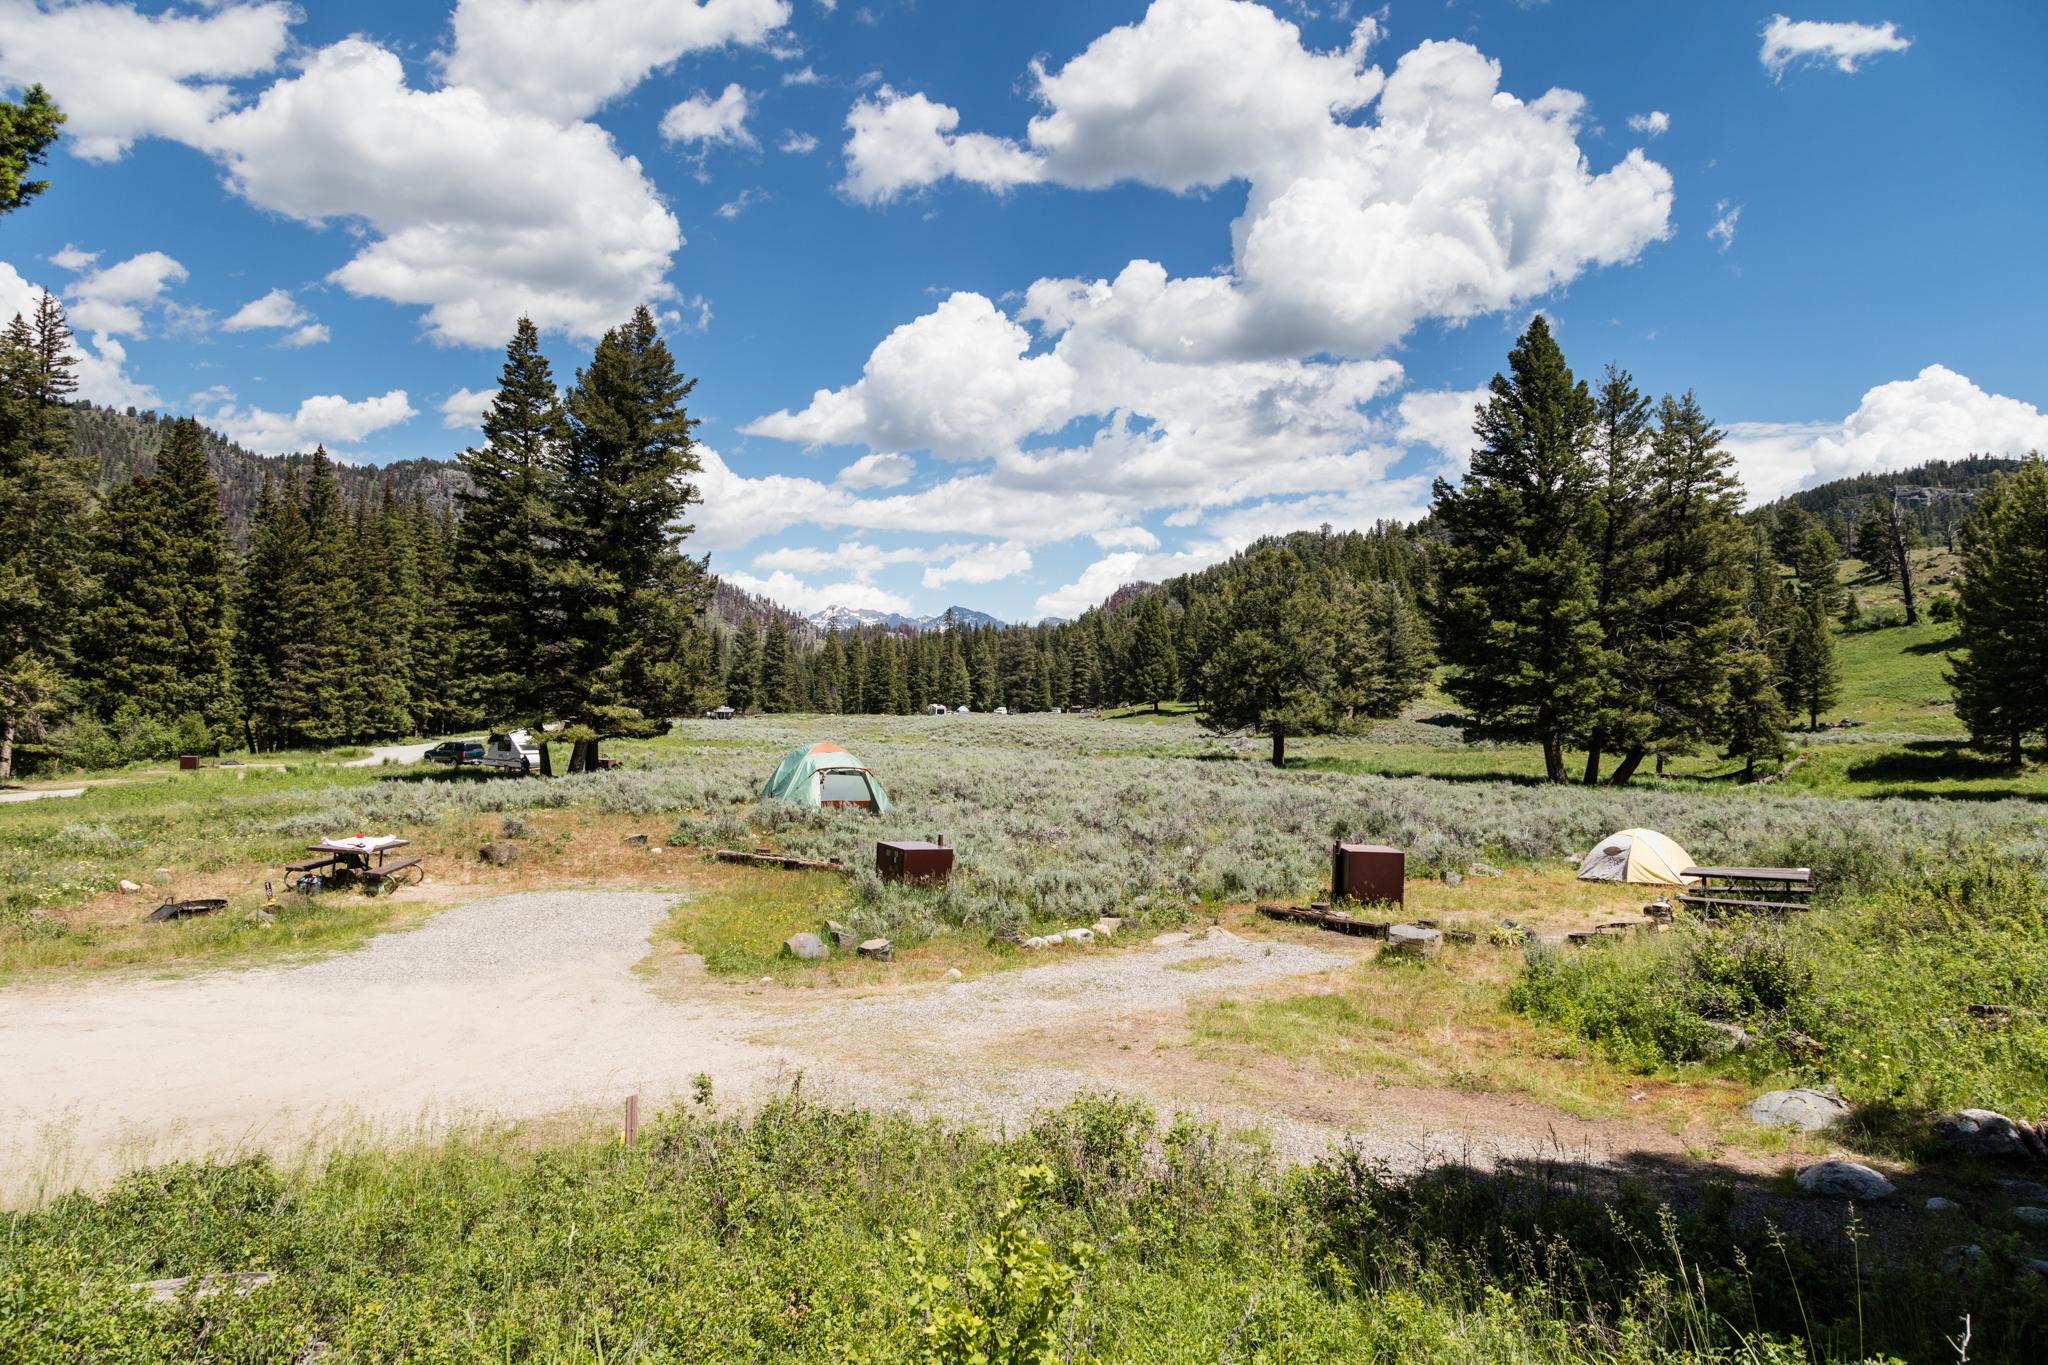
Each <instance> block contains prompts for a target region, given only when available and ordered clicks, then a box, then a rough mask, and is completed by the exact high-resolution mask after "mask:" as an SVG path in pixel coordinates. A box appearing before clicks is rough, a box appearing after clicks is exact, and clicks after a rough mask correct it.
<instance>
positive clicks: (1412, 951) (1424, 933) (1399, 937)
mask: <svg viewBox="0 0 2048 1365" xmlns="http://www.w3.org/2000/svg"><path fill="white" fill-rule="evenodd" d="M1387 949H1388V951H1390V952H1396V953H1407V954H1409V955H1410V956H1413V957H1435V956H1436V955H1437V954H1438V953H1440V952H1442V951H1443V949H1444V936H1443V932H1442V931H1441V930H1438V929H1424V928H1421V927H1419V926H1417V925H1413V924H1396V925H1395V926H1393V927H1392V928H1391V929H1389V930H1387Z"/></svg>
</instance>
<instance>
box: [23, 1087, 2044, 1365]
mask: <svg viewBox="0 0 2048 1365" xmlns="http://www.w3.org/2000/svg"><path fill="white" fill-rule="evenodd" d="M1772 1197H1773V1195H1772V1192H1771V1191H1770V1190H1769V1188H1768V1187H1751V1188H1747V1189H1738V1188H1737V1187H1736V1186H1735V1185H1734V1184H1733V1183H1724V1184H1720V1185H1716V1186H1714V1187H1713V1192H1710V1197H1708V1198H1707V1199H1706V1200H1704V1201H1701V1202H1697V1203H1694V1204H1691V1205H1689V1206H1688V1207H1686V1208H1680V1209H1672V1208H1667V1207H1663V1206H1662V1205H1660V1203H1659V1201H1658V1199H1657V1197H1656V1196H1655V1194H1654V1192H1652V1191H1651V1190H1650V1189H1648V1188H1647V1187H1643V1186H1640V1185H1624V1186H1622V1187H1621V1188H1620V1189H1619V1190H1618V1191H1617V1190H1615V1189H1614V1188H1612V1187H1601V1186H1596V1185H1590V1184H1587V1185H1582V1184H1579V1183H1577V1182H1576V1181H1575V1180H1574V1178H1573V1177H1572V1176H1571V1175H1570V1173H1568V1172H1566V1171H1564V1170H1562V1169H1553V1170H1552V1171H1550V1172H1549V1173H1548V1174H1546V1175H1540V1176H1535V1177H1531V1178H1526V1179H1525V1178H1514V1177H1510V1178H1507V1179H1504V1180H1495V1179H1492V1178H1489V1177H1486V1176H1483V1175H1480V1174H1478V1173H1476V1172H1474V1171H1471V1170H1468V1169H1465V1168H1462V1167H1456V1166H1449V1167H1443V1168H1439V1169H1437V1170H1434V1171H1430V1172H1427V1173H1424V1174H1421V1175H1418V1176H1414V1177H1409V1178H1405V1179H1396V1178H1394V1177H1392V1176H1390V1175H1388V1174H1387V1173H1386V1172H1384V1171H1382V1170H1380V1169H1377V1168H1375V1167H1374V1166H1373V1165H1372V1164H1370V1163H1369V1162H1366V1161H1364V1160H1363V1159H1361V1158H1358V1157H1356V1156H1339V1157H1333V1158H1330V1159H1328V1160H1326V1161H1323V1162H1321V1163H1318V1164H1316V1165H1314V1166H1311V1167H1308V1168H1306V1169H1303V1170H1299V1171H1296V1172H1293V1173H1287V1174H1281V1173H1276V1172H1275V1171H1274V1170H1273V1169H1272V1168H1271V1167H1270V1166H1268V1165H1267V1164H1266V1163H1265V1162H1264V1161H1263V1160H1262V1159H1261V1157H1260V1155H1259V1153H1258V1152H1257V1150H1256V1149H1252V1148H1246V1147H1244V1146H1242V1145H1239V1144H1238V1143H1235V1142H1233V1141H1230V1140H1227V1139H1225V1138H1224V1137H1222V1136H1221V1135H1220V1134H1218V1133H1217V1132H1215V1131H1214V1130H1211V1129H1208V1128H1204V1127H1202V1126H1200V1125H1197V1124H1193V1123H1190V1122H1186V1121H1179V1122H1176V1123H1174V1124H1173V1125H1171V1126H1170V1127H1162V1126H1160V1125H1159V1124H1158V1123H1157V1122H1156V1121H1155V1120H1154V1118H1153V1117H1152V1116H1151V1114H1150V1113H1149V1112H1148V1111H1146V1110H1145V1109H1144V1107H1143V1106H1141V1105H1138V1104H1135V1103H1131V1102H1128V1101H1118V1100H1113V1099H1109V1098H1106V1097H1095V1098H1090V1099H1086V1100H1083V1101H1080V1102H1077V1103H1076V1104H1074V1105H1073V1106H1071V1107H1069V1108H1067V1109H1064V1110H1060V1111H1055V1112H1052V1113H1049V1114H1046V1115H1044V1116H1042V1117H1041V1118H1040V1119H1038V1120H1037V1121H1036V1122H1035V1123H1034V1124H1032V1125H1031V1126H1030V1128H1029V1129H1028V1130H1027V1131H1024V1132H1022V1133H1020V1134H1018V1135H1016V1136H1013V1137H1010V1138H1007V1139H1001V1140H998V1139H992V1138H989V1137H985V1136H982V1135H979V1134H976V1133H973V1132H969V1131H962V1130H958V1129H949V1128H944V1127H939V1126H936V1125H932V1124H928V1123H921V1122H918V1121H915V1120H912V1119H909V1118H906V1117H900V1116H886V1115H881V1114H876V1113H871V1112H866V1111H860V1110H837V1109H829V1108H823V1107H820V1106H817V1105H815V1104H810V1103H805V1102H802V1101H800V1100H794V1099H790V1100H783V1101H780V1102H777V1103H773V1104H770V1105H768V1106H767V1107H765V1108H763V1109H761V1110H759V1111H758V1112H755V1113H753V1114H751V1115H749V1116H747V1117H745V1118H730V1117H723V1116H720V1115H718V1114H716V1113H715V1112H712V1111H708V1110H704V1109H695V1110H692V1111H689V1112H671V1113H669V1114H666V1115H661V1116H658V1117H655V1118H654V1119H653V1120H652V1121H651V1122H649V1123H648V1124H647V1125H646V1126H645V1127H644V1128H643V1130H642V1141H641V1143H640V1145H639V1146H638V1147H636V1148H633V1149H630V1150H628V1149H625V1148H623V1147H622V1146H621V1145H620V1144H619V1143H618V1141H617V1140H616V1138H615V1137H614V1136H612V1135H611V1134H609V1133H599V1134H592V1135H587V1136H572V1137H568V1138H566V1139H564V1138H557V1139H555V1140H552V1141H542V1142H539V1143H538V1144H536V1143H535V1141H534V1140H533V1139H532V1138H530V1137H528V1136H525V1135H522V1134H519V1133H516V1132H496V1133H480V1134H471V1135H462V1136H457V1137H454V1138H450V1139H448V1140H446V1141H444V1142H440V1143H436V1144H433V1145H428V1146H420V1147H409V1148H396V1149H384V1150H361V1151H344V1152H342V1153H340V1154H338V1155H336V1156H334V1157H332V1158H331V1159H329V1160H327V1161H325V1162H324V1163H316V1162H311V1161H309V1162H306V1163H303V1164H300V1165H297V1166H294V1167H292V1168H287V1169H279V1168H277V1167H275V1166H273V1165H272V1164H271V1163H270V1162H268V1161H267V1160H265V1159H263V1158H249V1159H246V1160H242V1161H238V1162H234V1163H232V1164H225V1165H211V1166H199V1165H190V1164H184V1165H177V1166H169V1167H164V1168H161V1169H157V1170H151V1171H140V1172H136V1173H134V1174H132V1175H130V1176H128V1177H127V1178H125V1179H124V1180H122V1181H121V1182H120V1184H119V1185H118V1186H116V1187H115V1188H114V1189H113V1190H111V1191H109V1192H108V1193H107V1194H105V1195H104V1196H101V1197H97V1198H93V1197H86V1196H79V1195H73V1196H67V1197H64V1198H62V1199H59V1200H56V1201H55V1202H53V1203H50V1204H49V1205H47V1206H46V1207H43V1208H41V1209H38V1210H35V1211H31V1212H27V1213H22V1214H17V1215H14V1216H12V1217H10V1218H9V1219H8V1220H7V1222H6V1223H5V1224H4V1225H0V1246H4V1248H5V1255H0V1358H4V1359H6V1360H8V1361H9V1362H11V1363H12V1362H19V1365H54V1363H55V1362H67V1363H68V1362H72V1361H77V1360H94V1361H123V1362H153V1361H165V1362H169V1361H180V1362H182V1361H192V1360H207V1361H216V1362H244V1361H246V1362H269V1361H289V1360H294V1359H299V1360H310V1359H315V1358H320V1357H321V1355H322V1352H323V1351H325V1352H331V1353H332V1356H331V1358H333V1359H336V1360H348V1361H398V1360H445V1361H478V1362H483V1361H508V1360H509V1361H548V1362H564V1363H565V1365H567V1363H586V1365H597V1363H598V1362H617V1361H645V1362H654V1361H661V1362H669V1361H673V1362H683V1361H689V1362H723V1361H764V1360H774V1361H792V1362H819V1365H824V1363H825V1362H832V1363H833V1365H838V1363H839V1362H847V1361H872V1362H878V1363H879V1362H897V1361H903V1362H910V1361H917V1362H934V1363H937V1362H944V1363H945V1365H956V1363H957V1365H966V1362H967V1361H968V1360H970V1359H974V1360H983V1361H987V1360H998V1361H1012V1362H1015V1363H1016V1365H1023V1362H1024V1361H1025V1360H1027V1359H1028V1360H1031V1361H1062V1362H1064V1361H1073V1362H1193V1361H1215V1360H1231V1361H1239V1362H1254V1361H1258V1362H1276V1363H1277V1362H1310V1361H1326V1360H1383V1361H1394V1360H1399V1361H1404V1362H1405V1361H1419V1362H1433V1361H1443V1362H1460V1365H1479V1363H1481V1362H1502V1363H1503V1365H1506V1363H1507V1362H1514V1363H1515V1365H1533V1363H1535V1362H1543V1363H1545V1365H1578V1363H1579V1362H1587V1363H1588V1365H1590V1363H1591V1362H1595V1361H1599V1362H1615V1361H1626V1362H1630V1363H1631V1365H1665V1363H1666V1362H1681V1361H1684V1362H1700V1363H1701V1365H1706V1362H1710V1361H1711V1362H1716V1363H1717V1365H1718V1363H1720V1362H1728V1363H1729V1365H1734V1363H1735V1362H1745V1363H1748V1365H1779V1363H1780V1362H1792V1361H1800V1362H1809V1361H1810V1362H1816V1365H1818V1363H1820V1362H1836V1361H1840V1362H1849V1361H1854V1360H1862V1359H1866V1358H1876V1357H1878V1356H1880V1355H1883V1354H1887V1353H1889V1354H1895V1355H1897V1356H1899V1357H1901V1358H1906V1359H1913V1360H1932V1359H1938V1358H1944V1355H1945V1348H1944V1346H1943V1338H1944V1336H1946V1335H1947V1334H1950V1333H1953V1332H1955V1331H1957V1330H1959V1328H1960V1325H1961V1316H1962V1314H1963V1313H1964V1312H1966V1311H1968V1312H1972V1313H1974V1314H1975V1315H1976V1316H1975V1318H1974V1324H1975V1340H1974V1343H1973V1346H1972V1351H1971V1359H1972V1360H1975V1361H1981V1362H1987V1363H1995V1362H2002V1361H2009V1360H2010V1361H2016V1360H2021V1359H2026V1358H2028V1355H2029V1352H2031V1351H2035V1350H2037V1349H2038V1348H2039V1347H2040V1346H2041V1344H2042V1340H2043V1337H2042V1334H2043V1330H2044V1321H2048V1293H2044V1292H2043V1290H2042V1288H2041V1287H2040V1284H2039V1281H2038V1278H2037V1277H2034V1276H2032V1275H2031V1274H2030V1273H2028V1272H2026V1271H2024V1270H2022V1269H2020V1268H2019V1266H2018V1264H2017V1262H2016V1260H2015V1258H2013V1257H2012V1256H2011V1255H2009V1254H2007V1253H2006V1252H2005V1251H2004V1249H2003V1248H2001V1249H1999V1250H1998V1251H1997V1252H1995V1253H1994V1254H1993V1255H1990V1256H1987V1257H1986V1258H1985V1259H1984V1261H1983V1262H1982V1263H1980V1264H1979V1265H1978V1266H1977V1267H1976V1268H1975V1269H1973V1270H1972V1271H1971V1272H1970V1275H1969V1278H1968V1279H1967V1280H1957V1279H1955V1278H1953V1277H1950V1276H1946V1275H1943V1274H1942V1273H1941V1272H1940V1271H1939V1270H1938V1269H1936V1268H1935V1267H1934V1266H1933V1264H1932V1262H1933V1260H1934V1255H1933V1251H1932V1249H1931V1248H1930V1247H1927V1246H1924V1245H1922V1244H1921V1242H1920V1240H1919V1239H1915V1238H1910V1237H1909V1238H1908V1240H1907V1241H1906V1242H1905V1243H1904V1244H1903V1245H1895V1246H1893V1247H1892V1248H1890V1249H1889V1251H1888V1253H1887V1254H1885V1255H1876V1254H1873V1253H1868V1252H1867V1253H1866V1255H1865V1256H1864V1257H1863V1259H1862V1263H1861V1265H1860V1267H1859V1266H1857V1265H1855V1264H1853V1263H1852V1262H1851V1261H1850V1260H1849V1259H1848V1258H1845V1257H1842V1256H1841V1255H1839V1254H1838V1253H1837V1251H1836V1248H1835V1246H1834V1244H1833V1243H1834V1235H1833V1234H1832V1232H1831V1231H1829V1232H1820V1233H1818V1234H1817V1235H1816V1237H1815V1239H1814V1241H1813V1242H1812V1244H1811V1245H1809V1244H1808V1243H1807V1242H1806V1241H1805V1240H1804V1239H1803V1238H1802V1237H1801V1236H1800V1235H1798V1234H1793V1235H1791V1236H1790V1237H1788V1238H1787V1239H1785V1240H1784V1241H1783V1242H1782V1243H1779V1244H1777V1245H1774V1244H1773V1237H1772V1235H1768V1234H1766V1233H1765V1232H1764V1231H1763V1229H1762V1228H1761V1227H1759V1226H1758V1223H1757V1220H1756V1218H1755V1216H1754V1212H1752V1213H1751V1215H1750V1216H1748V1217H1746V1218H1738V1217H1735V1216H1732V1215H1734V1214H1735V1213H1736V1211H1737V1209H1738V1207H1739V1206H1741V1205H1745V1204H1746V1206H1747V1207H1748V1208H1749V1209H1751V1210H1752V1211H1754V1210H1755V1209H1757V1208H1759V1207H1763V1208H1768V1201H1769V1200H1770V1199H1771V1198H1772ZM1760 1201H1761V1202H1760ZM1823 1222H1824V1223H1825V1224H1828V1225H1832V1223H1833V1222H1834V1218H1833V1217H1830V1218H1828V1219H1825V1220H1823ZM1923 1257H1924V1260H1923ZM251 1271H254V1272H263V1273H266V1274H269V1275H271V1276H274V1279H273V1280H272V1281H271V1282H270V1283H269V1284H268V1285H267V1286H265V1287H262V1288H258V1289H255V1290H253V1291H252V1292H249V1293H247V1294H246V1295H232V1294H221V1295H216V1296H213V1297H208V1298H192V1297H186V1298H182V1299H178V1300H175V1301H173V1302H171V1303H169V1304H165V1305H161V1306H153V1305H150V1304H148V1303H147V1302H146V1301H145V1300H144V1299H143V1297H142V1296H141V1295H140V1294H138V1293H135V1292H133V1291H131V1290H129V1289H128V1288H126V1286H128V1285H129V1284H131V1283H134V1282H139V1281H143V1280H149V1279H158V1278H165V1277H170V1276H183V1275H202V1274H210V1273H228V1272H251ZM1859 1272H1860V1277H1861V1283H1859ZM1027 1342H1031V1343H1035V1345H1033V1346H1032V1347H1031V1349H1030V1351H1029V1353H1028V1354H1026V1353H1025V1352H1024V1346H1025V1344H1026V1343H1027ZM1013 1352H1014V1354H1013Z"/></svg>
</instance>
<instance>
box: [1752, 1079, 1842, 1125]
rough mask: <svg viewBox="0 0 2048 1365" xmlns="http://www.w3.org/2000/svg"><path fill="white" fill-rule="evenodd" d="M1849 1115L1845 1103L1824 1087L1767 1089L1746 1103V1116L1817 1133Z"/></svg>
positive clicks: (1763, 1122)
mask: <svg viewBox="0 0 2048 1365" xmlns="http://www.w3.org/2000/svg"><path fill="white" fill-rule="evenodd" d="M1848 1117H1849V1106H1848V1105H1846V1104H1844V1103H1843V1102H1842V1100H1841V1098H1840V1097H1839V1096H1836V1095H1830V1094H1828V1093H1827V1092H1826V1091H1825V1090H1806V1089H1798V1090H1771V1091H1767V1092H1765V1093H1764V1094H1761V1095H1758V1096H1757V1097H1756V1098H1755V1099H1753V1100H1751V1101H1750V1102H1749V1118H1750V1121H1751V1122H1752V1123H1761V1124H1764V1125H1766V1126H1768V1127H1774V1128H1798V1129H1800V1130H1802V1131H1804V1132H1808V1133H1818V1132H1820V1131H1821V1130H1822V1129H1823V1128H1832V1127H1834V1126H1835V1125H1836V1124H1838V1123H1840V1122H1841V1121H1842V1120H1843V1119H1846V1118H1848Z"/></svg>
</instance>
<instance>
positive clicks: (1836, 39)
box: [1757, 14, 1913, 78]
mask: <svg viewBox="0 0 2048 1365" xmlns="http://www.w3.org/2000/svg"><path fill="white" fill-rule="evenodd" d="M1912 45H1913V40H1912V39H1910V38H1902V37H1900V36H1899V31H1898V27H1897V26H1896V25H1894V24H1892V23H1890V22H1886V23H1882V24H1857V23H1826V22H1822V21H1820V20H1815V19H1787V18H1786V17H1785V16H1784V15H1782V14H1774V15H1772V16H1771V22H1770V23H1768V24H1766V25H1764V45H1763V50H1762V51H1761V52H1759V53H1758V54H1757V56H1758V58H1759V59H1760V60H1761V61H1762V62H1763V64H1764V66H1765V68H1766V69H1768V70H1769V71H1770V73H1771V75H1772V77H1773V78H1777V77H1781V76H1783V75H1784V74H1785V70H1786V68H1787V67H1790V66H1794V65H1798V64H1803V63H1811V62H1824V63H1832V64H1833V65H1834V68H1835V69H1836V70H1837V71H1846V72H1854V71H1855V70H1856V68H1857V67H1858V66H1860V65H1862V63H1863V62H1864V61H1865V60H1866V59H1867V58H1870V57H1875V56H1877V55H1879V54H1880V53H1885V52H1904V51H1905V50H1906V49H1907V48H1909V47H1911V46H1912Z"/></svg>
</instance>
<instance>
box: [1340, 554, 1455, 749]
mask: <svg viewBox="0 0 2048 1365" xmlns="http://www.w3.org/2000/svg"><path fill="white" fill-rule="evenodd" d="M1327 591H1328V597H1329V601H1330V610H1331V616H1332V621H1333V623H1334V627H1335V629H1336V632H1337V638H1336V640H1335V652H1334V655H1333V658H1332V664H1333V667H1334V669H1335V672H1336V678H1335V687H1336V692H1335V698H1334V699H1335V701H1336V704H1337V705H1338V706H1339V707H1341V708H1342V710H1343V713H1344V714H1345V715H1346V716H1347V717H1352V718H1360V717H1370V718H1373V719H1377V720H1385V719H1391V718H1392V717H1394V716H1398V715H1400V714H1401V709H1402V708H1403V707H1405V706H1406V705H1407V704H1408V703H1409V702H1411V701H1413V700H1415V698H1417V697H1419V696H1421V695H1422V689H1423V688H1424V687H1425V686H1427V685H1428V683H1429V675H1430V671H1431V669H1432V668H1433V666H1434V665H1435V663H1436V659H1435V656H1434V653H1433V652H1432V650H1431V649H1430V644H1429V634H1428V631H1427V629H1426V628H1425V627H1424V626H1423V624H1422V622H1421V620H1420V619H1418V617H1417V615H1416V613H1415V610H1414V608H1412V607H1411V606H1410V605H1409V604H1408V602H1407V600H1406V599H1405V598H1404V597H1403V596H1402V593H1401V589H1400V588H1399V587H1397V586H1396V585H1395V584H1392V583H1383V582H1373V581H1365V582H1361V581H1360V580H1358V579H1355V578H1353V577H1352V576H1351V575H1350V574H1347V573H1341V572H1340V573H1338V574H1337V575H1336V576H1335V579H1334V581H1333V582H1332V583H1331V584H1330V587H1329V588H1328V590H1327Z"/></svg>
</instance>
